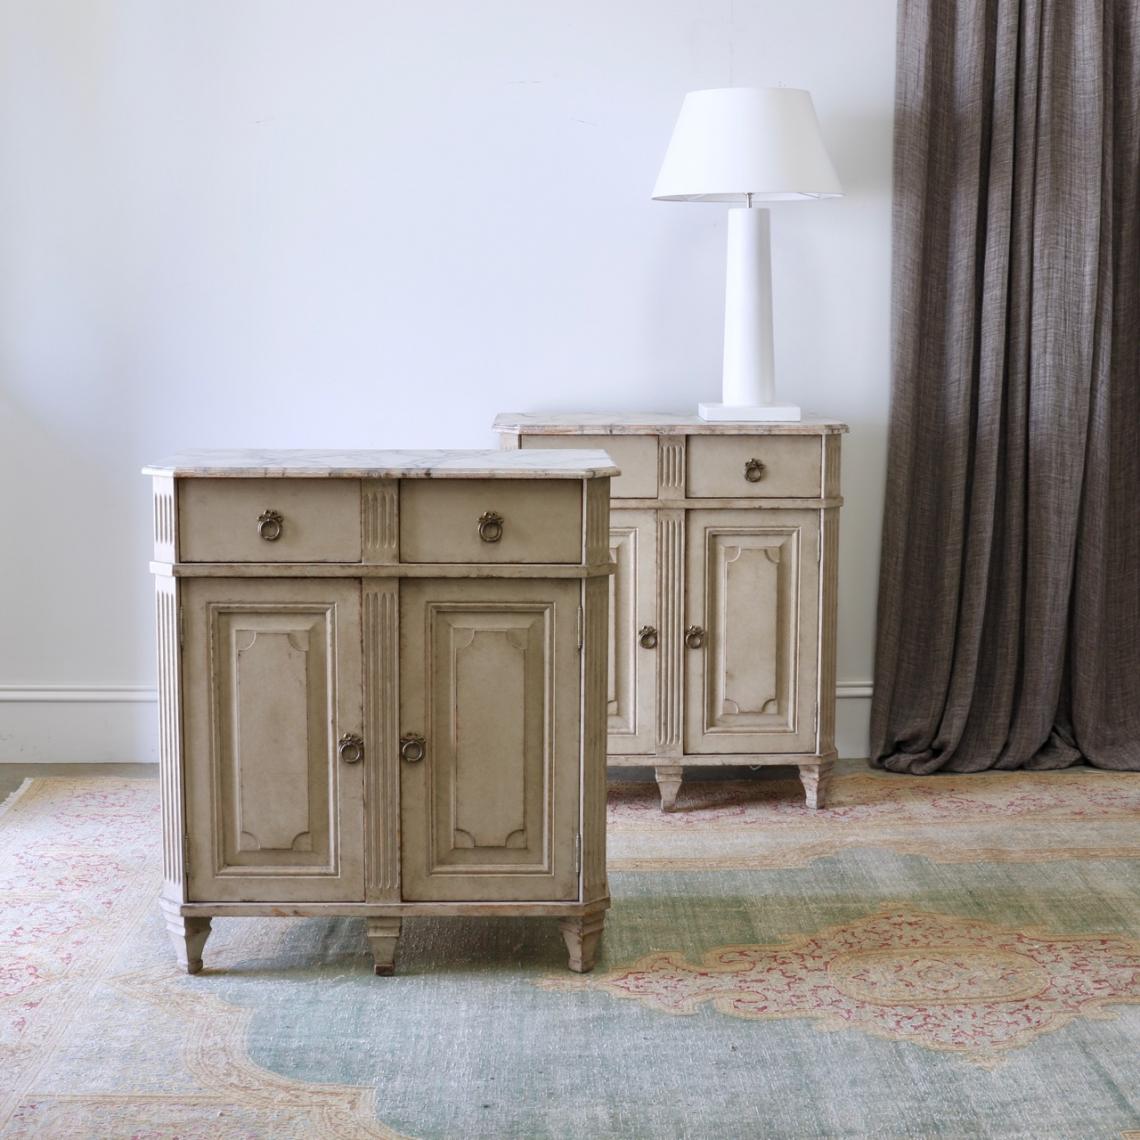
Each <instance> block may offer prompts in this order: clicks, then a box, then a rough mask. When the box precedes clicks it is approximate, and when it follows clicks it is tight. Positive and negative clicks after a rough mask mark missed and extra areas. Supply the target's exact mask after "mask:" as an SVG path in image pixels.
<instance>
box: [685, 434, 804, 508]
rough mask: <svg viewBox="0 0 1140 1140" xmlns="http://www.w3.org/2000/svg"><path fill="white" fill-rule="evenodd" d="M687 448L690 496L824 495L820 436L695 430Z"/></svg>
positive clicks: (801, 496) (747, 497)
mask: <svg viewBox="0 0 1140 1140" xmlns="http://www.w3.org/2000/svg"><path fill="white" fill-rule="evenodd" d="M687 452H688V466H689V470H688V495H689V497H690V498H697V499H738V498H743V499H755V498H773V499H780V498H790V499H814V498H817V497H818V496H819V494H820V488H821V482H820V478H821V475H820V468H821V460H822V452H823V445H822V443H821V441H820V437H819V436H818V435H807V436H804V435H767V436H765V435H691V436H689V439H688V448H687ZM754 461H755V462H754ZM750 472H751V475H752V477H751V478H750V477H749V474H750Z"/></svg>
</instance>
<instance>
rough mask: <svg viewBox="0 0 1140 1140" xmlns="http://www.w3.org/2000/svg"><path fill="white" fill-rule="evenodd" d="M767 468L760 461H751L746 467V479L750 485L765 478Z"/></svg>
mask: <svg viewBox="0 0 1140 1140" xmlns="http://www.w3.org/2000/svg"><path fill="white" fill-rule="evenodd" d="M764 471H765V467H764V464H763V463H761V462H760V460H759V459H750V460H749V461H748V462H747V463H746V464H745V465H744V478H745V479H747V480H748V482H749V483H759V482H760V480H761V479H763V478H764Z"/></svg>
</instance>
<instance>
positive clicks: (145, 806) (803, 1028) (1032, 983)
mask: <svg viewBox="0 0 1140 1140" xmlns="http://www.w3.org/2000/svg"><path fill="white" fill-rule="evenodd" d="M655 798H656V791H655V789H654V788H653V786H652V785H624V786H622V787H620V788H618V789H616V790H615V793H614V796H613V808H612V827H611V852H612V856H613V858H612V864H611V865H612V868H613V870H612V883H611V885H612V889H613V894H614V909H613V910H612V912H611V915H610V919H609V922H608V924H607V931H606V936H605V942H604V949H603V957H602V962H601V964H600V966H599V967H598V969H597V970H596V971H595V973H594V974H592V975H589V976H585V977H577V976H575V975H572V974H570V973H568V972H567V971H566V970H565V954H564V948H563V946H562V942H561V938H560V937H559V935H558V932H557V929H556V926H555V924H554V923H552V922H549V921H541V920H527V919H518V920H499V921H475V920H457V919H456V920H420V921H414V920H410V921H408V922H407V923H406V924H405V937H404V939H403V940H402V944H401V951H400V959H399V972H398V974H397V976H396V977H395V978H387V979H385V978H376V977H374V976H373V975H372V973H371V970H370V958H369V954H368V948H367V944H366V942H365V939H364V932H363V924H362V923H361V922H359V921H350V920H340V921H335V920H256V921H255V920H238V919H233V920H228V921H225V920H218V921H217V922H216V923H215V933H214V934H213V935H212V937H211V940H210V943H209V947H208V952H207V960H206V970H205V971H204V972H203V973H202V974H200V975H198V976H197V977H195V978H188V977H186V976H184V975H180V974H179V973H178V972H177V971H176V970H175V968H174V965H173V959H172V955H171V953H170V950H169V947H168V945H167V942H166V937H165V934H164V932H163V930H162V924H161V922H160V920H159V916H158V913H157V909H156V907H155V905H154V899H155V895H156V893H157V887H158V880H159V866H158V813H157V790H156V787H155V785H154V783H153V782H151V781H141V780H123V779H108V778H93V779H85V780H69V779H60V780H37V781H33V782H32V783H31V784H29V785H26V786H25V787H24V789H23V790H22V791H21V793H20V794H19V795H18V796H17V797H16V798H15V799H14V800H13V801H10V802H9V804H8V805H6V808H5V809H3V816H2V817H0V1135H3V1136H5V1137H9V1136H11V1137H31V1136H36V1137H50V1138H52V1140H55V1138H71V1137H76V1138H82V1137H92V1138H94V1137H99V1138H110V1137H139V1138H140V1140H160V1138H162V1140H175V1138H178V1140H198V1138H203V1140H204V1138H207V1137H208V1138H211V1140H231V1138H232V1140H238V1138H241V1140H254V1138H260V1137H282V1138H285V1137H326V1136H327V1137H392V1136H412V1137H448V1138H450V1137H456V1138H459V1137H462V1138H473V1137H526V1138H531V1137H534V1138H538V1137H574V1138H595V1137H597V1138H603V1137H635V1138H641V1137H646V1138H649V1137H670V1138H673V1137H678V1138H680V1137H692V1138H697V1137H701V1138H705V1137H708V1138H710V1140H711V1138H714V1137H717V1138H720V1137H788V1138H796V1140H800V1138H809V1137H899V1138H901V1137H1024V1138H1033V1140H1054V1138H1055V1140H1064V1138H1073V1140H1095V1138H1099V1137H1104V1138H1106V1140H1107V1138H1112V1140H1118V1138H1120V1137H1121V1136H1127V1135H1128V1133H1129V1132H1130V1131H1133V1132H1137V1133H1140V1004H1137V1003H1140V873H1138V872H1140V777H1138V776H1134V775H1128V774H1110V773H1098V772H1086V771H1076V772H1073V771H1067V772H1058V773H1035V774H1030V775H1023V774H1011V775H1005V774H1002V775H993V776H968V777H929V778H925V779H916V778H914V777H908V776H887V775H879V774H864V773H855V774H847V775H841V776H840V777H839V780H838V782H837V786H836V788H835V796H834V799H833V802H834V803H835V805H836V806H835V808H834V809H833V810H831V811H828V812H823V813H819V814H818V815H811V814H810V813H808V812H807V811H806V810H805V809H803V808H802V807H801V806H800V803H801V801H802V795H801V793H800V792H799V790H798V784H793V783H787V784H784V783H780V782H759V783H754V784H747V785H743V784H712V783H709V784H706V785H694V786H688V787H686V789H685V791H684V792H683V794H682V800H681V801H680V806H681V807H682V809H683V810H682V811H680V812H678V813H677V814H676V815H672V816H664V817H663V816H661V815H660V814H659V813H657V812H656V811H655V810H654V808H653V803H654V802H655ZM701 868H708V869H701Z"/></svg>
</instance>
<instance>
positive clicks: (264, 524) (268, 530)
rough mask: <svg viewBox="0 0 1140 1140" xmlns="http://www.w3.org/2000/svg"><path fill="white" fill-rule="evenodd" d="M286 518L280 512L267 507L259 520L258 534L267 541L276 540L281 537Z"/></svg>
mask: <svg viewBox="0 0 1140 1140" xmlns="http://www.w3.org/2000/svg"><path fill="white" fill-rule="evenodd" d="M284 525H285V520H284V519H283V518H282V517H281V514H280V512H278V511H273V510H269V509H266V510H265V511H263V512H262V514H261V515H260V517H259V518H258V520H257V534H258V537H259V538H264V539H265V541H266V542H276V541H277V540H278V539H279V538H280V537H281V531H282V528H283V527H284Z"/></svg>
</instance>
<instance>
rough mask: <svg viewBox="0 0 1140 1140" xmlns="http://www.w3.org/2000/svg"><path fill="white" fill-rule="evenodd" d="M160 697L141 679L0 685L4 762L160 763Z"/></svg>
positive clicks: (0, 742)
mask: <svg viewBox="0 0 1140 1140" xmlns="http://www.w3.org/2000/svg"><path fill="white" fill-rule="evenodd" d="M157 701H158V695H157V692H156V691H155V690H154V689H150V688H146V687H145V686H142V685H0V763H6V764H114V763H124V762H126V763H133V762H137V763H157V762H158V724H157V719H158V718H157V710H156V707H155V706H156V704H157Z"/></svg>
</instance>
